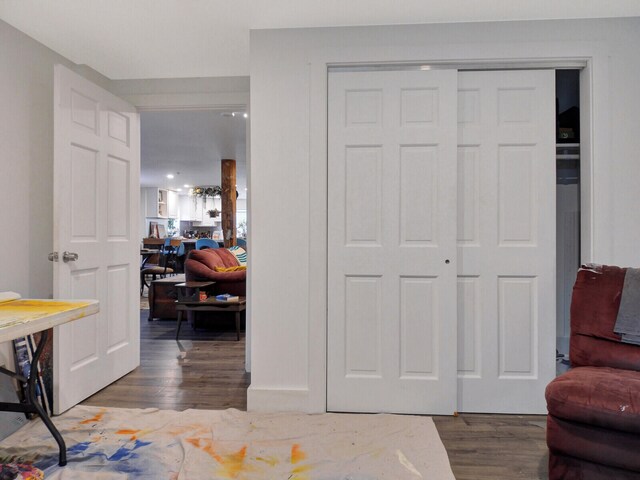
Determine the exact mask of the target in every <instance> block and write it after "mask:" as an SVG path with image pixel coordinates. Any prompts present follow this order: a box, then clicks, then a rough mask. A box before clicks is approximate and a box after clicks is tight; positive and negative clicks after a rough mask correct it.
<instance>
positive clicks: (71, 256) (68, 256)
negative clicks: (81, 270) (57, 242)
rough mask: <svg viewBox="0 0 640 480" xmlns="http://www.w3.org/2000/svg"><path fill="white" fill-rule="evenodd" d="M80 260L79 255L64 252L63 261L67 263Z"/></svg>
mask: <svg viewBox="0 0 640 480" xmlns="http://www.w3.org/2000/svg"><path fill="white" fill-rule="evenodd" d="M77 259H78V254H77V253H73V252H63V253H62V260H63V261H64V262H65V263H66V262H73V261H75V260H77Z"/></svg>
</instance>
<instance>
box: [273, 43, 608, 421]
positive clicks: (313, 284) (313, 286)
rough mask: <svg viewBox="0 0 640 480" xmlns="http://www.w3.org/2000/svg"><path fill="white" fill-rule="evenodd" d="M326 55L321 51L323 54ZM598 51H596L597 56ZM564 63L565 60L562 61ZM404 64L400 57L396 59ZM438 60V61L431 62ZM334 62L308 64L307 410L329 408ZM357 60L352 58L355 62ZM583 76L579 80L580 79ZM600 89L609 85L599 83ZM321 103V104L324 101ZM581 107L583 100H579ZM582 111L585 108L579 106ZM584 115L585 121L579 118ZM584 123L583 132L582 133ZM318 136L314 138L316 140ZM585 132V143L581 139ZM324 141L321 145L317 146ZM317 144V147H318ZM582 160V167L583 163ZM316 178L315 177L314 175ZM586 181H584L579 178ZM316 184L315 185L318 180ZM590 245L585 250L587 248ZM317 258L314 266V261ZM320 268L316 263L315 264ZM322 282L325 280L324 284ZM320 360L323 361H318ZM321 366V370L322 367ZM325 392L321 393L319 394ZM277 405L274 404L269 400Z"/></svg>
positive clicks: (569, 64)
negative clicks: (320, 300) (330, 138)
mask: <svg viewBox="0 0 640 480" xmlns="http://www.w3.org/2000/svg"><path fill="white" fill-rule="evenodd" d="M319 56H322V55H319ZM594 56H595V55H594ZM544 61H545V62H547V64H548V62H550V60H549V59H545V60H544ZM593 61H594V60H593V56H591V57H573V58H571V57H569V58H562V57H560V58H558V59H556V60H554V65H555V67H554V68H575V65H576V64H578V65H583V66H584V71H585V72H586V74H587V75H590V76H591V75H592V70H593ZM535 62H536V60H535V59H524V60H523V59H502V60H500V61H499V62H497V61H496V62H495V63H493V64H492V63H490V62H487V63H484V64H483V66H484V69H486V70H495V69H499V66H504V65H531V64H532V63H535ZM564 62H566V63H564ZM398 63H401V62H398ZM421 63H424V64H429V63H430V62H421ZM431 63H434V62H431ZM454 63H455V65H457V66H459V67H462V68H464V67H469V66H474V69H477V66H478V65H479V63H478V61H477V60H458V61H456V62H449V64H450V65H453V64H454ZM334 65H336V63H334V62H329V61H324V62H319V63H315V62H313V63H310V70H311V72H315V74H314V75H312V76H311V78H310V79H309V82H310V97H311V111H310V114H311V115H310V120H309V121H310V131H312V132H314V131H315V132H316V134H315V136H314V135H312V136H311V138H310V145H309V178H310V192H309V195H310V205H309V207H310V215H309V232H310V241H309V261H310V262H309V266H310V271H312V272H314V275H312V276H311V278H310V280H309V283H310V285H309V287H310V288H309V291H310V292H315V295H313V296H310V298H309V376H308V378H309V390H310V394H309V401H308V403H307V405H306V409H307V410H308V411H317V410H318V409H321V411H326V401H327V398H326V392H327V372H326V365H327V362H326V358H327V333H326V329H327V321H328V318H327V301H328V300H327V281H328V277H327V268H328V261H327V235H328V231H327V215H328V207H327V201H328V198H327V188H328V174H327V161H328V159H327V155H328V151H327V150H328V148H327V147H328V145H327V142H328V135H327V121H328V120H327V101H328V92H327V78H328V74H329V69H330V68H331V67H332V66H334ZM351 65H353V63H352V64H351ZM320 71H322V78H323V82H322V84H321V85H318V84H314V80H318V79H319V78H320ZM582 78H583V77H582V75H581V80H582ZM592 83H593V82H591V84H590V86H589V89H588V92H586V93H588V95H589V97H588V98H589V99H590V102H589V105H591V104H592V102H593V101H592V99H593V87H592ZM601 88H605V87H604V86H601ZM580 93H581V102H582V97H583V88H582V83H581V92H580ZM319 104H322V108H320V105H319ZM581 106H582V105H581ZM581 111H582V110H581ZM587 113H588V114H589V115H590V117H589V121H588V128H589V134H588V137H587V138H588V142H590V144H592V142H593V136H594V132H593V128H594V127H593V123H594V122H593V119H592V117H591V115H592V114H593V110H592V109H589V111H588V112H584V113H581V117H582V116H583V115H585V114H587ZM581 120H583V119H582V118H581ZM582 131H583V130H582V128H581V135H582ZM319 136H322V140H323V141H322V142H320V141H319V139H318V137H319ZM314 140H316V141H314ZM582 141H583V140H582V136H581V142H582ZM318 144H320V145H321V146H318ZM314 146H315V148H314ZM320 155H322V157H323V160H324V161H323V162H319V161H314V159H316V158H318V157H320ZM592 155H593V150H592V149H591V148H589V149H585V150H584V151H583V152H581V171H582V169H583V168H584V172H585V173H586V174H587V176H588V182H589V184H590V189H589V190H588V191H586V190H585V191H581V194H580V195H581V202H582V206H581V208H582V218H583V219H586V221H583V222H582V227H581V228H582V230H581V238H580V242H581V244H584V245H587V248H588V251H585V252H583V254H582V258H594V248H593V244H594V241H593V225H594V209H593V207H592V206H593V176H594V175H593V163H594V162H593V160H592ZM582 165H584V167H582ZM311 179H313V180H316V182H317V183H316V182H314V181H313V180H311ZM320 179H322V182H323V184H324V188H323V189H322V191H320V189H319V188H317V184H319V182H320ZM581 181H582V180H581ZM314 183H316V185H314ZM320 196H322V200H320ZM320 204H322V211H323V215H317V212H318V210H319V209H320ZM585 250H587V249H585ZM319 252H322V256H323V259H324V261H323V263H322V266H320V265H319V262H314V257H315V256H316V255H317V254H318V253H319ZM314 263H315V264H316V265H314ZM314 267H316V268H314ZM321 282H322V284H321ZM320 297H322V298H324V302H325V303H324V305H323V307H322V308H317V307H316V308H315V309H314V308H312V304H313V303H314V302H315V299H317V298H320ZM320 315H321V316H322V319H323V320H322V327H323V328H320V327H319V325H318V324H319V323H320V318H319V317H320ZM320 345H322V347H323V352H322V353H320V352H319V351H318V350H319V346H320ZM320 359H322V361H320ZM321 370H322V372H320V371H321ZM320 392H322V393H320ZM271 405H273V404H271Z"/></svg>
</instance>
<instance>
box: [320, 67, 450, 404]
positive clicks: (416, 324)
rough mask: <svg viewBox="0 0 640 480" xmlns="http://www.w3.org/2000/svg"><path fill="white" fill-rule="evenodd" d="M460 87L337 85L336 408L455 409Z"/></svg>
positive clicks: (331, 321) (388, 82)
mask: <svg viewBox="0 0 640 480" xmlns="http://www.w3.org/2000/svg"><path fill="white" fill-rule="evenodd" d="M456 87H457V72H456V71H455V70H439V71H412V72H348V73H347V72H332V73H330V75H329V111H328V123H329V124H328V131H329V147H328V151H329V160H328V161H329V164H328V168H329V171H328V173H329V185H328V198H329V200H328V203H329V209H328V212H329V218H328V225H329V233H328V236H329V245H328V252H329V264H328V268H329V270H328V284H329V285H328V359H327V361H328V369H327V376H328V377H327V407H328V410H332V411H351V412H397V413H430V414H451V413H453V411H454V410H455V407H456V381H457V380H456V363H455V359H456V321H455V319H456V267H455V255H456V215H455V213H456V160H455V159H456V132H457V124H456V101H457V100H456ZM447 260H449V261H450V262H449V263H448V262H447Z"/></svg>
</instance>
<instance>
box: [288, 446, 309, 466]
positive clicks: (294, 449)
mask: <svg viewBox="0 0 640 480" xmlns="http://www.w3.org/2000/svg"><path fill="white" fill-rule="evenodd" d="M305 458H307V454H306V453H304V451H303V450H302V449H301V448H300V445H299V444H297V443H294V444H293V445H292V446H291V463H292V464H294V465H295V464H296V463H298V462H301V461H302V460H304V459H305Z"/></svg>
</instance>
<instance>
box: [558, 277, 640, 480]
mask: <svg viewBox="0 0 640 480" xmlns="http://www.w3.org/2000/svg"><path fill="white" fill-rule="evenodd" d="M625 271H626V269H624V268H618V267H613V266H602V265H601V266H588V267H583V268H581V269H580V271H579V272H578V277H577V279H576V283H575V286H574V287H573V297H572V301H571V344H570V351H569V356H570V360H571V366H572V369H571V370H569V371H568V372H566V373H564V374H563V375H560V376H559V377H558V378H556V379H555V380H553V381H552V382H551V383H550V384H549V385H548V386H547V390H546V398H547V409H548V410H549V415H548V416H547V445H548V447H549V479H551V480H554V479H564V480H573V479H576V480H578V479H580V480H590V479H602V480H605V479H606V480H613V479H616V480H631V479H634V480H637V479H640V346H637V345H631V344H627V343H621V341H620V336H619V335H617V334H615V333H614V332H613V328H614V325H615V323H616V318H617V315H618V308H619V306H620V298H621V295H622V288H623V284H624V277H625ZM638 314H639V315H640V312H638Z"/></svg>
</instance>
